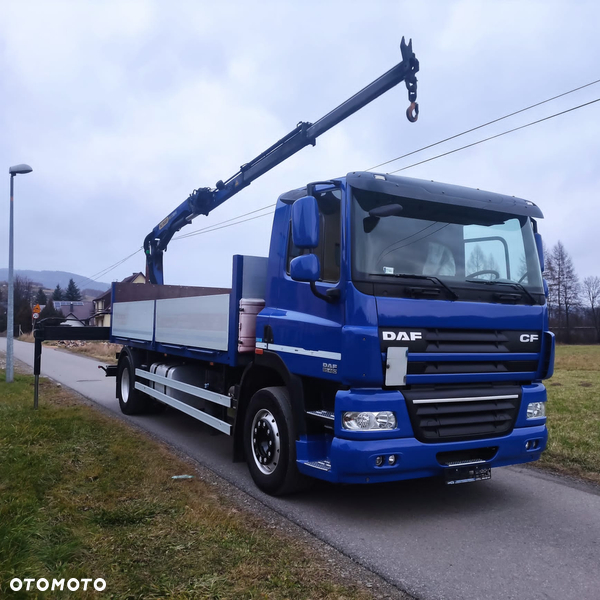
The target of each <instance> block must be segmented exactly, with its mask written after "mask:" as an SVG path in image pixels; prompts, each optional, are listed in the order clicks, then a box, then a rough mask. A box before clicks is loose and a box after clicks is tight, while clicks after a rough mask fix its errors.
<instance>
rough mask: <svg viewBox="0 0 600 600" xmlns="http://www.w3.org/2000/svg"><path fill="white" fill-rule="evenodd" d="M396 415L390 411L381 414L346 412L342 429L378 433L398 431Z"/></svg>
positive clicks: (343, 416) (343, 415)
mask: <svg viewBox="0 0 600 600" xmlns="http://www.w3.org/2000/svg"><path fill="white" fill-rule="evenodd" d="M396 423H397V421H396V415H395V414H394V413H393V412H392V411H390V410H384V411H381V412H366V411H362V412H345V413H343V414H342V427H343V428H344V429H350V430H352V431H377V430H382V429H384V430H385V429H387V430H389V429H396Z"/></svg>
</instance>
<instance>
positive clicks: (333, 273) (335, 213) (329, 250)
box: [286, 190, 342, 283]
mask: <svg viewBox="0 0 600 600" xmlns="http://www.w3.org/2000/svg"><path fill="white" fill-rule="evenodd" d="M316 198H317V203H318V205H319V215H320V236H319V245H318V246H317V247H316V248H315V249H314V251H313V252H314V253H315V254H316V255H317V256H318V257H319V263H320V264H321V277H320V279H319V281H327V282H331V283H335V282H336V281H339V280H340V264H341V254H342V253H341V239H342V224H341V201H340V200H341V192H340V191H339V190H334V191H330V192H325V193H323V194H318V195H316ZM304 252H308V250H305V251H303V250H301V249H300V248H297V247H296V246H294V243H293V241H292V225H291V223H290V228H289V234H288V254H287V262H286V267H287V269H286V270H287V272H288V274H289V272H290V262H291V261H292V259H294V258H296V256H300V255H302V254H303V253H304Z"/></svg>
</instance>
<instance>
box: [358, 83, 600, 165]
mask: <svg viewBox="0 0 600 600" xmlns="http://www.w3.org/2000/svg"><path fill="white" fill-rule="evenodd" d="M597 83H600V79H596V80H595V81H591V82H590V83H586V84H585V85H580V86H579V87H576V88H573V89H572V90H569V91H568V92H563V93H562V94H558V96H552V98H548V99H547V100H542V101H541V102H536V103H535V104H531V105H530V106H526V107H525V108H521V109H520V110H516V111H515V112H511V113H509V114H508V115H504V116H503V117H498V118H497V119H494V120H492V121H488V122H487V123H483V124H482V125H477V127H472V128H471V129H467V130H466V131H463V132H461V133H457V134H455V135H452V136H450V137H447V138H445V139H443V140H440V141H438V142H434V143H433V144H429V145H428V146H423V147H422V148H418V149H417V150H413V151H412V152H408V153H406V154H403V155H402V156H397V157H396V158H392V159H391V160H386V161H385V162H382V163H380V164H378V165H375V166H374V167H371V168H369V169H366V170H367V171H372V170H373V169H378V168H379V167H383V166H384V165H389V164H390V163H393V162H396V161H397V160H400V159H402V158H406V157H407V156H412V155H413V154H417V153H419V152H422V151H423V150H428V149H429V148H433V147H434V146H439V145H440V144H443V143H445V142H449V141H450V140H454V139H456V138H458V137H461V136H463V135H466V134H467V133H471V132H473V131H477V130H478V129H482V128H483V127H487V126H488V125H492V124H494V123H498V121H502V120H504V119H508V118H509V117H514V116H515V115H518V114H520V113H522V112H525V111H527V110H531V109H532V108H535V107H536V106H541V105H542V104H546V103H547V102H551V101H552V100H556V99H557V98H562V97H563V96H567V95H569V94H572V93H574V92H578V91H579V90H582V89H584V88H587V87H590V86H591V85H595V84H597ZM392 172H393V173H395V171H392Z"/></svg>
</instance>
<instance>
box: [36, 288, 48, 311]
mask: <svg viewBox="0 0 600 600" xmlns="http://www.w3.org/2000/svg"><path fill="white" fill-rule="evenodd" d="M35 303H36V304H39V305H40V306H45V305H46V304H48V298H47V297H46V294H45V292H44V290H43V288H41V287H40V289H39V290H38V291H37V294H36V295H35Z"/></svg>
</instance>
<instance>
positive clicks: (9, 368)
mask: <svg viewBox="0 0 600 600" xmlns="http://www.w3.org/2000/svg"><path fill="white" fill-rule="evenodd" d="M31 171H33V169H32V168H31V167H30V166H29V165H15V166H14V167H10V169H8V172H9V173H10V224H9V228H8V312H7V324H6V382H7V383H11V382H12V380H13V377H14V355H13V339H14V332H15V296H14V282H13V187H14V184H13V179H14V178H15V175H25V174H26V173H31Z"/></svg>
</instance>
